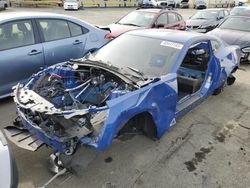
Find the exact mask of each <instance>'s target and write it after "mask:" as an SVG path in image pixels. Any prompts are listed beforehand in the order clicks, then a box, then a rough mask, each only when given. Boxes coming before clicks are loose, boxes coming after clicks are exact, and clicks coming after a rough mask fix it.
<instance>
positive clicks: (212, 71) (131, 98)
mask: <svg viewBox="0 0 250 188" xmlns="http://www.w3.org/2000/svg"><path fill="white" fill-rule="evenodd" d="M164 32H165V31H164ZM165 33H168V32H165ZM169 33H171V35H170V36H169V35H168V34H167V35H163V33H161V31H159V30H157V31H155V30H152V31H144V32H142V31H134V32H131V34H133V35H140V36H144V37H155V38H162V39H163V40H170V41H173V42H179V43H182V44H183V47H182V49H181V51H180V53H179V57H178V59H177V61H176V63H175V65H174V66H173V67H172V71H171V73H169V74H167V75H164V76H162V77H160V78H159V79H157V80H156V81H152V82H151V83H149V84H147V85H145V86H143V87H141V88H139V89H137V90H134V91H131V92H127V91H121V92H120V93H119V92H118V91H117V92H114V93H113V94H112V95H111V96H110V98H109V99H108V100H107V101H106V106H105V107H103V108H97V107H92V108H91V109H84V110H85V111H89V112H90V111H91V112H97V111H104V110H105V111H106V118H105V121H104V124H103V126H102V128H101V130H100V132H99V134H98V135H97V136H96V137H89V136H86V137H82V138H80V139H79V140H78V142H79V143H83V144H86V145H91V146H93V147H95V148H96V149H97V150H103V149H105V148H107V147H108V146H109V145H110V144H111V143H112V141H113V139H114V137H115V136H116V135H117V133H118V132H119V130H120V129H121V128H122V127H123V126H124V125H125V124H126V123H127V122H128V121H129V120H130V119H131V118H133V117H134V116H136V115H138V114H140V113H144V112H147V113H149V114H150V115H151V116H152V119H153V121H154V124H155V127H156V131H157V138H160V137H162V136H163V135H164V133H165V132H166V131H167V130H168V129H169V128H170V127H171V126H172V125H174V124H175V122H176V118H178V117H180V116H182V115H184V114H185V113H187V112H188V111H189V110H191V109H193V108H194V107H195V106H197V105H198V104H199V103H201V102H202V101H203V100H204V99H206V98H207V97H209V96H210V95H211V94H212V93H213V92H214V91H215V89H217V88H219V87H221V86H224V85H225V82H226V80H227V78H228V77H229V76H230V74H231V73H232V72H233V70H234V69H235V68H237V67H238V66H239V59H240V55H239V48H238V47H233V46H231V47H230V46H226V45H224V44H223V42H221V41H220V40H219V39H217V38H214V37H210V36H207V35H200V34H191V33H187V32H176V31H174V32H169ZM181 34H182V35H181ZM179 36H181V37H180V38H178V37H179ZM185 36H186V37H185ZM179 39H180V40H179ZM210 40H217V41H218V42H219V43H220V45H221V47H220V48H219V49H218V50H217V52H216V54H213V53H212V54H211V56H210V60H209V64H208V68H207V71H206V73H205V75H203V74H204V73H202V72H200V71H191V70H188V69H186V68H183V67H181V68H180V65H181V63H182V61H183V59H184V57H185V55H186V53H187V51H188V49H189V48H190V46H192V45H193V44H195V43H199V42H204V41H210ZM209 44H210V43H209ZM209 48H210V49H209V50H210V51H211V52H212V51H213V50H212V47H211V45H210V46H209ZM52 70H53V69H51V68H48V69H46V70H45V72H46V71H47V72H49V71H52ZM179 72H182V74H191V75H194V76H197V77H198V76H201V75H203V76H204V77H205V78H204V82H203V84H202V86H201V88H200V90H199V91H197V92H196V93H193V94H191V95H189V96H187V97H185V98H183V99H182V100H180V101H178V89H177V88H178V87H177V73H179ZM61 74H68V73H67V71H65V72H64V73H61ZM38 77H39V74H37V75H35V76H34V77H33V79H34V80H33V82H30V83H29V86H32V84H33V83H34V81H35V80H37V78H38ZM194 99H195V100H194ZM188 101H192V102H190V104H189V105H186V106H184V107H183V108H180V107H181V106H183V105H184V104H185V103H187V102H188ZM84 110H82V111H84ZM80 111H81V110H80ZM73 112H74V110H72V111H70V112H69V111H68V112H67V113H68V114H70V113H73ZM19 115H21V117H22V121H23V124H24V126H25V128H27V129H28V130H29V131H30V132H32V133H34V134H36V136H37V137H38V138H39V139H40V140H42V141H43V142H45V143H46V144H48V145H49V146H51V147H52V148H53V149H54V150H56V151H59V152H65V151H66V150H67V143H60V141H59V139H58V138H57V137H55V136H48V135H46V133H44V132H43V131H42V130H41V129H40V128H38V127H36V126H34V125H33V124H32V122H31V121H29V120H28V119H27V118H25V117H24V115H23V114H22V113H21V112H19ZM62 115H65V114H62Z"/></svg>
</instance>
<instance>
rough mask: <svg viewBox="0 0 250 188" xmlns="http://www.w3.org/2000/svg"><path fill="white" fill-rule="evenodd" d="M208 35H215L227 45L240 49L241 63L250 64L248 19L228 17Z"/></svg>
mask: <svg viewBox="0 0 250 188" xmlns="http://www.w3.org/2000/svg"><path fill="white" fill-rule="evenodd" d="M208 34H211V35H215V36H217V37H219V38H221V39H222V40H224V41H225V42H226V43H227V44H229V45H238V46H240V48H241V62H248V63H250V17H247V16H229V17H228V18H227V19H225V21H224V22H222V23H221V24H220V25H219V26H218V27H217V28H216V29H214V30H213V31H211V32H209V33H208Z"/></svg>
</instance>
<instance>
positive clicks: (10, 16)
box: [0, 12, 72, 21]
mask: <svg viewBox="0 0 250 188" xmlns="http://www.w3.org/2000/svg"><path fill="white" fill-rule="evenodd" d="M43 17H54V18H55V17H56V18H72V17H71V16H66V15H62V14H55V13H46V12H4V13H1V17H0V21H5V20H15V19H20V18H21V19H26V18H43Z"/></svg>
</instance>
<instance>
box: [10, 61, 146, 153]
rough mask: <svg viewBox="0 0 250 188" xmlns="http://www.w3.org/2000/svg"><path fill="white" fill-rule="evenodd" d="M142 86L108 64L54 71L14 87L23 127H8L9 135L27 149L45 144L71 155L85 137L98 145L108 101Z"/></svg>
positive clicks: (65, 65) (72, 65) (64, 66)
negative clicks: (98, 136)
mask: <svg viewBox="0 0 250 188" xmlns="http://www.w3.org/2000/svg"><path fill="white" fill-rule="evenodd" d="M138 83H140V82H139V80H138V78H137V77H135V76H133V75H129V74H127V75H126V73H125V72H123V71H121V70H119V68H116V67H112V66H110V65H107V64H104V63H98V62H91V61H83V60H79V61H72V62H67V63H63V64H59V65H55V66H52V67H49V68H47V69H45V70H44V71H41V72H39V73H37V74H36V75H34V76H33V77H32V78H31V80H30V81H29V82H28V83H27V84H26V85H25V86H24V85H20V84H18V85H17V86H16V87H15V88H14V101H15V103H16V105H17V112H18V115H19V117H18V121H19V125H18V126H16V127H15V129H13V126H12V127H7V129H6V130H7V133H6V135H7V136H8V138H9V139H10V140H12V141H13V142H14V143H15V144H16V145H18V146H20V147H22V148H25V149H28V150H32V151H35V150H37V149H38V148H39V147H40V146H41V145H42V143H43V142H44V143H46V144H47V145H50V146H51V147H53V148H56V150H58V151H60V152H65V153H67V154H71V153H72V152H73V151H74V149H75V147H76V144H77V143H78V142H79V140H80V139H83V138H84V139H83V140H81V141H82V142H84V143H85V142H88V143H89V145H91V143H90V142H93V144H94V143H95V141H96V140H94V139H93V140H92V139H91V138H95V135H98V134H99V133H100V131H101V128H102V126H103V124H104V121H105V117H106V114H107V112H108V109H109V107H108V104H107V102H108V101H112V100H114V99H116V98H119V97H121V96H123V95H126V94H127V93H129V92H132V91H135V90H137V89H138V88H140V87H141V86H139V85H138ZM141 83H143V82H141ZM17 124H18V123H17ZM20 125H21V126H20ZM23 130H25V131H23ZM27 130H28V131H29V134H28V133H27ZM21 132H22V133H21ZM16 135H18V137H16ZM34 135H36V136H34ZM85 138H86V139H85ZM88 138H89V139H88ZM24 142H25V143H24ZM61 143H63V144H61Z"/></svg>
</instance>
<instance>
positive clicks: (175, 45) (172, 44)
mask: <svg viewBox="0 0 250 188" xmlns="http://www.w3.org/2000/svg"><path fill="white" fill-rule="evenodd" d="M161 45H162V46H167V47H171V48H176V49H179V50H180V49H182V47H183V44H181V43H177V42H170V41H162V42H161Z"/></svg>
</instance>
